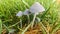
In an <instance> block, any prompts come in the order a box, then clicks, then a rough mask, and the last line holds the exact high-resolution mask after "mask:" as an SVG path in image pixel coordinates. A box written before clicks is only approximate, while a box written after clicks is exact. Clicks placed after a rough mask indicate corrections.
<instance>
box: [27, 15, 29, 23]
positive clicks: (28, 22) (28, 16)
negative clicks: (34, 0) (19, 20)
mask: <svg viewBox="0 0 60 34" xmlns="http://www.w3.org/2000/svg"><path fill="white" fill-rule="evenodd" d="M27 17H28V24H29V23H30V18H29V15H27Z"/></svg>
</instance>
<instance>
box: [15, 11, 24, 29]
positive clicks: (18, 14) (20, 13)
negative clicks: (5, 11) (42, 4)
mask: <svg viewBox="0 0 60 34" xmlns="http://www.w3.org/2000/svg"><path fill="white" fill-rule="evenodd" d="M22 15H23V12H22V11H19V12H18V13H17V14H16V16H18V17H21V16H22ZM20 25H21V28H22V20H21V19H20Z"/></svg>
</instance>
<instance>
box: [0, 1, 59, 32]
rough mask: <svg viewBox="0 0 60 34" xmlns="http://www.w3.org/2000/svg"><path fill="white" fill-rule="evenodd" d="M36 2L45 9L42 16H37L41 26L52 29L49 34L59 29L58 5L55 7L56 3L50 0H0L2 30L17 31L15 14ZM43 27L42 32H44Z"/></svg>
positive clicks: (17, 20)
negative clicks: (12, 29) (13, 29)
mask: <svg viewBox="0 0 60 34" xmlns="http://www.w3.org/2000/svg"><path fill="white" fill-rule="evenodd" d="M36 1H37V2H40V3H41V4H42V5H43V6H44V7H45V9H46V11H45V12H44V13H43V14H42V15H38V16H39V17H40V18H41V20H42V21H41V22H42V24H43V26H44V27H46V26H47V27H46V28H48V27H50V28H52V29H51V32H50V33H53V32H56V31H57V30H58V29H60V18H59V17H60V15H59V14H58V13H59V11H58V6H59V5H57V3H56V2H55V3H53V1H52V0H0V19H1V20H0V23H2V26H3V27H2V28H3V29H5V28H7V29H11V28H15V29H17V30H18V27H17V26H19V23H18V22H19V18H18V17H16V13H17V12H18V11H24V10H25V9H27V8H29V7H30V6H31V5H32V4H33V3H34V2H36ZM24 20H25V18H24ZM24 24H25V23H24ZM26 24H27V23H26ZM4 25H5V26H6V27H5V26H4ZM27 25H28V24H27ZM43 26H42V30H44V28H43ZM2 28H0V29H2ZM43 32H44V31H43Z"/></svg>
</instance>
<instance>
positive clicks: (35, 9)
mask: <svg viewBox="0 0 60 34" xmlns="http://www.w3.org/2000/svg"><path fill="white" fill-rule="evenodd" d="M43 11H45V8H44V7H43V6H42V5H41V4H40V3H39V2H35V3H34V4H33V5H32V6H31V7H30V12H31V13H33V14H34V18H33V21H32V26H31V27H33V25H34V21H35V18H36V15H38V14H39V13H41V12H43Z"/></svg>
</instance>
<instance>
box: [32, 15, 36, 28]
mask: <svg viewBox="0 0 60 34" xmlns="http://www.w3.org/2000/svg"><path fill="white" fill-rule="evenodd" d="M36 15H37V14H34V18H33V21H32V25H31V28H32V27H33V25H34V21H35V18H36Z"/></svg>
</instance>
